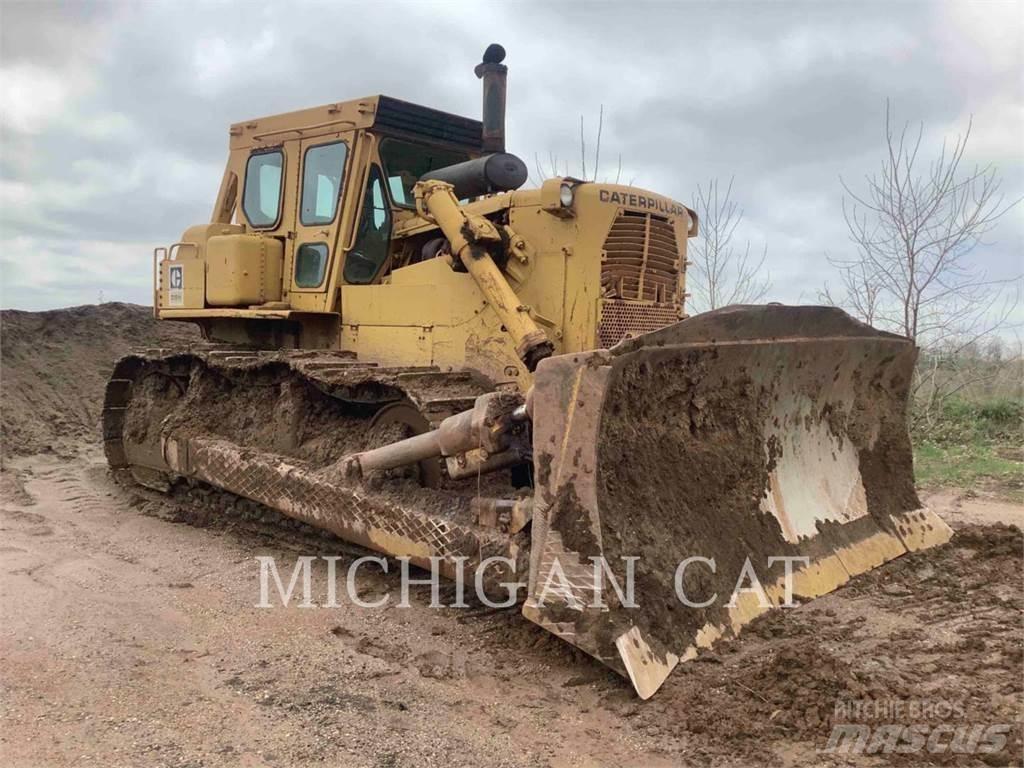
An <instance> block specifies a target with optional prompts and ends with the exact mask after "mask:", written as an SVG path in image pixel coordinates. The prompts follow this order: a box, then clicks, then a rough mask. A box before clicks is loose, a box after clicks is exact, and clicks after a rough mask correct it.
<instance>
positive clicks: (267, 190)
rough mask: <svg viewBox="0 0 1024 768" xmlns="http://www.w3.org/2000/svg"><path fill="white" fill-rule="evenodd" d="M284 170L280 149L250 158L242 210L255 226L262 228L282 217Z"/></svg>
mask: <svg viewBox="0 0 1024 768" xmlns="http://www.w3.org/2000/svg"><path fill="white" fill-rule="evenodd" d="M283 167H284V153H283V152H282V151H281V150H280V149H274V150H271V151H269V152H257V153H255V154H253V155H250V157H249V161H248V162H247V163H246V165H245V192H244V193H243V195H242V208H243V210H244V211H245V218H247V219H248V220H249V223H250V224H251V225H252V226H253V227H256V228H258V229H262V228H266V227H273V226H274V225H275V224H277V220H278V219H279V218H280V216H281V178H282V174H281V169H282V168H283Z"/></svg>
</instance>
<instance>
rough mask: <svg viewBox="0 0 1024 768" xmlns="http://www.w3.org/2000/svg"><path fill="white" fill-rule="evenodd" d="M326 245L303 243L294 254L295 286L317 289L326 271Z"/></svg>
mask: <svg viewBox="0 0 1024 768" xmlns="http://www.w3.org/2000/svg"><path fill="white" fill-rule="evenodd" d="M327 254H328V251H327V243H303V244H302V245H300V246H299V250H298V252H297V253H296V254H295V285H297V286H298V287H299V288H317V287H318V286H319V285H320V283H322V282H323V281H324V273H325V272H326V271H327Z"/></svg>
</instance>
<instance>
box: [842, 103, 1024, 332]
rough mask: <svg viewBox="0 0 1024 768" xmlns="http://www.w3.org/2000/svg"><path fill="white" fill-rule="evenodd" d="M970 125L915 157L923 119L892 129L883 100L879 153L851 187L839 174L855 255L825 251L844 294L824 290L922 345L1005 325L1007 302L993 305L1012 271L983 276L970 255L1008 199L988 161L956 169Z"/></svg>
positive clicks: (865, 316)
mask: <svg viewBox="0 0 1024 768" xmlns="http://www.w3.org/2000/svg"><path fill="white" fill-rule="evenodd" d="M970 134H971V124H970V123H968V126H967V130H966V132H965V133H964V134H963V135H962V136H958V137H957V139H956V140H955V141H954V142H953V143H952V144H951V145H950V144H948V143H947V142H943V144H942V148H941V150H940V151H939V153H938V155H937V156H936V157H935V158H934V159H933V160H931V161H930V162H929V161H926V160H923V159H922V157H921V143H922V138H923V136H924V126H923V124H922V125H920V126H918V128H917V130H916V131H912V130H911V129H910V126H909V124H906V125H904V126H903V128H902V130H899V131H898V132H897V130H896V129H895V126H894V119H893V115H892V110H891V109H890V106H889V103H888V102H886V110H885V138H886V156H885V159H884V160H883V163H882V168H881V171H880V172H879V173H878V174H875V175H872V176H868V177H866V178H865V189H864V191H862V192H858V191H854V190H853V189H852V188H851V186H850V185H849V184H847V183H846V181H845V180H842V179H840V181H841V183H842V185H843V189H844V190H845V193H846V194H845V195H844V197H843V216H844V217H845V220H846V225H847V227H848V229H849V231H850V239H851V240H852V241H853V243H854V244H855V246H856V249H857V253H856V255H855V256H854V257H852V258H848V259H844V258H833V257H831V256H830V257H829V262H830V263H831V264H832V265H833V266H834V267H836V268H837V269H838V270H839V276H840V282H841V286H842V293H841V294H840V295H833V294H832V293H831V292H830V291H829V289H828V288H827V287H826V290H825V293H824V294H823V298H824V299H825V300H826V301H830V302H831V303H834V304H839V305H842V306H845V307H848V308H849V309H851V310H852V311H853V312H855V313H856V314H857V315H858V316H859V317H860V318H861V319H863V320H865V321H867V322H871V323H873V324H877V325H880V326H882V327H885V328H889V329H892V330H895V331H897V332H899V333H901V334H903V335H904V336H907V337H908V338H911V339H913V340H914V341H916V342H917V343H918V344H919V345H920V346H923V347H931V348H938V347H941V346H943V345H945V344H946V342H950V341H954V340H958V342H959V343H962V344H969V343H971V342H973V341H977V340H978V339H981V338H983V337H985V336H987V335H989V334H991V333H992V332H994V331H995V330H997V329H998V328H999V327H1001V326H1002V325H1004V324H1005V322H1006V320H1007V318H1008V316H1009V314H1010V312H1011V311H1012V309H1013V306H1015V301H1014V300H1012V299H1011V300H1010V301H1009V302H1006V301H1004V302H1003V303H1002V306H1000V307H999V308H998V309H997V310H995V311H993V304H999V303H1000V300H1001V299H1003V298H1004V296H1003V294H1004V293H1005V292H1004V291H1003V290H1002V289H1003V288H1005V287H1006V286H1007V285H1008V284H1010V283H1012V282H1014V280H1005V279H1004V280H993V279H989V278H988V277H987V276H986V275H985V273H984V271H983V270H981V269H979V268H978V267H977V266H976V265H975V264H973V263H972V261H971V259H970V255H971V253H972V251H974V249H975V248H976V247H977V246H979V245H981V244H983V243H984V236H985V235H986V234H987V233H988V232H990V231H991V230H992V228H993V227H994V226H995V225H996V223H997V222H998V220H999V219H1000V218H1001V217H1002V216H1003V215H1004V214H1005V213H1006V212H1007V211H1008V210H1009V209H1010V208H1012V207H1013V206H1014V205H1015V204H1016V202H1018V201H1013V202H1011V203H1005V202H1004V198H1003V195H1002V194H1001V193H1000V182H1001V180H1000V178H999V176H998V174H997V172H996V168H995V167H994V166H992V165H986V166H984V167H978V166H975V167H974V168H968V169H965V168H963V165H964V163H963V159H964V153H965V151H966V149H967V143H968V140H969V138H970Z"/></svg>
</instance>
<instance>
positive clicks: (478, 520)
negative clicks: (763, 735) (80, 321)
mask: <svg viewBox="0 0 1024 768" xmlns="http://www.w3.org/2000/svg"><path fill="white" fill-rule="evenodd" d="M504 56H505V53H504V50H503V49H502V48H501V47H500V46H498V45H491V46H490V47H489V48H488V49H487V51H486V52H485V54H484V57H483V61H482V62H481V63H480V64H479V65H478V66H477V68H476V70H475V71H476V75H477V76H478V77H479V78H480V79H481V80H482V82H483V114H482V120H480V121H478V120H475V119H470V118H466V117H458V116H455V115H451V114H446V113H444V112H440V111H437V110H435V109H430V108H427V107H422V106H418V105H415V104H411V103H407V102H404V101H400V100H397V99H394V98H389V97H387V96H373V97H369V98H363V99H356V100H353V101H343V102H338V103H334V104H328V105H326V106H321V107H316V108H313V109H305V110H301V111H298V112H292V113H289V114H284V115H276V116H272V117H265V118H258V119H254V120H245V121H243V122H240V123H237V124H235V125H232V126H231V128H230V151H229V154H228V160H227V166H226V168H225V170H224V176H223V181H222V182H221V185H220V190H219V192H218V194H217V199H216V202H215V204H214V207H213V213H212V216H211V218H210V221H209V223H206V224H201V225H198V226H192V227H190V228H188V229H187V230H186V231H185V233H184V235H183V236H182V237H181V240H180V241H179V242H176V243H174V244H173V245H171V246H169V247H166V248H157V249H156V250H155V252H154V254H153V263H152V269H153V304H154V312H155V314H156V317H157V318H159V319H160V320H176V321H187V322H191V323H195V324H196V325H198V327H199V328H200V330H201V332H202V335H203V338H204V342H202V343H200V344H197V345H193V346H191V347H190V348H188V349H162V350H160V349H158V350H146V351H143V352H138V353H136V354H132V355H129V356H127V357H125V358H123V359H122V360H120V361H119V362H118V363H117V365H116V367H115V370H114V372H113V375H112V377H111V380H110V382H109V384H108V386H107V391H106V398H105V406H104V413H103V437H104V444H105V449H106V455H107V458H108V461H109V463H110V466H111V467H112V468H113V470H114V471H115V472H119V473H126V474H128V475H130V476H131V478H133V479H134V480H135V481H136V482H139V483H142V484H144V485H146V486H150V487H153V488H158V489H162V490H167V489H168V488H170V487H171V486H173V485H174V484H175V483H180V482H191V483H197V482H199V483H206V484H209V485H212V486H216V487H217V488H220V489H223V490H226V491H228V492H231V493H234V494H237V495H240V496H243V497H246V498H248V499H251V500H255V501H257V502H260V503H262V504H265V505H268V506H270V507H272V508H274V509H276V510H278V511H280V512H282V513H283V514H285V515H288V516H290V517H293V518H296V519H298V520H301V521H304V522H307V523H309V524H312V525H314V526H318V527H320V528H322V529H326V530H328V531H331V532H333V533H335V534H337V535H338V536H340V537H342V538H344V539H347V540H349V541H352V542H356V543H358V544H360V545H363V546H365V547H368V548H369V549H371V550H375V551H377V552H380V553H385V554H387V555H392V556H398V557H408V558H409V559H410V561H411V562H412V563H414V564H416V565H419V566H422V567H425V568H434V569H436V570H438V571H439V572H440V573H441V574H442V575H444V576H447V577H456V576H458V575H459V573H476V576H477V578H478V579H479V581H478V583H480V584H482V585H483V589H484V591H485V593H488V594H493V593H497V591H498V587H499V586H500V585H506V586H508V587H510V588H512V587H515V588H518V589H519V592H518V597H519V599H520V603H521V605H522V612H523V614H524V615H525V616H526V617H527V618H528V619H529V620H530V621H533V622H536V623H537V624H539V625H540V626H542V627H544V628H545V629H547V630H549V631H551V632H553V633H554V634H556V635H558V636H559V637H562V638H564V639H565V640H567V641H568V642H570V643H572V644H573V645H575V646H577V647H579V648H581V649H582V650H584V651H585V652H587V653H588V654H591V655H592V656H594V657H595V658H597V659H599V660H600V661H601V662H603V663H604V664H606V665H608V666H609V667H611V668H613V669H615V670H616V671H618V672H619V673H621V674H623V675H625V676H628V678H629V679H630V680H631V681H632V683H633V685H634V686H635V688H636V690H637V692H638V693H639V695H640V696H642V697H644V698H646V697H648V696H650V695H652V694H653V693H654V692H655V691H656V690H657V688H658V687H659V686H660V685H661V683H662V682H663V681H664V680H665V678H666V676H667V675H668V674H669V673H670V672H671V670H672V669H673V667H674V666H675V665H676V664H678V663H679V662H681V661H686V660H689V659H692V658H694V657H695V656H697V655H698V654H700V653H701V652H702V651H703V650H704V649H707V648H710V647H711V646H712V645H713V644H714V643H715V641H716V640H718V639H719V638H721V637H723V636H732V635H734V634H735V633H737V632H738V631H739V630H740V629H741V627H742V626H743V625H745V624H747V623H748V622H750V621H751V620H752V619H753V618H755V617H756V616H757V615H758V614H760V613H762V612H763V611H765V610H767V609H768V608H769V607H773V606H778V605H782V604H787V605H789V604H793V602H795V601H796V602H798V601H800V600H806V599H810V598H813V597H816V596H818V595H821V594H824V593H826V592H829V591H831V590H834V589H836V588H837V587H839V586H840V585H842V584H844V583H845V582H847V581H848V580H849V579H850V578H851V577H852V576H854V575H856V574H859V573H862V572H864V571H866V570H869V569H871V568H873V567H876V566H878V565H879V564H881V563H883V562H886V561H888V560H890V559H892V558H895V557H898V556H899V555H901V554H903V553H905V552H908V551H912V550H917V549H921V548H924V547H929V546H933V545H936V544H939V543H942V542H945V541H946V540H947V539H948V538H949V537H950V529H949V528H948V527H947V526H946V525H945V524H944V523H943V522H942V521H941V520H940V519H939V518H938V517H937V516H936V515H934V514H933V513H932V512H930V511H929V510H928V509H926V508H923V507H922V505H921V503H920V502H919V500H918V498H917V495H916V493H915V490H914V482H913V470H912V459H911V446H910V440H909V436H908V431H907V423H906V408H907V400H908V391H909V386H910V381H911V376H912V371H913V365H914V361H915V354H916V352H915V349H914V347H913V345H912V344H911V342H910V341H908V340H907V339H905V338H902V337H899V336H895V335H892V334H889V333H884V332H881V331H877V330H875V329H873V328H871V327H869V326H867V325H864V324H862V323H860V322H857V321H856V320H854V319H853V318H851V317H849V316H848V315H846V314H845V313H843V312H842V311H840V310H838V309H834V308H828V307H804V306H792V307H791V306H781V305H767V306H734V307H727V308H724V309H720V310H716V311H713V312H709V313H705V314H699V315H695V316H693V317H688V316H687V314H686V311H685V309H686V303H685V299H686V296H687V294H686V266H687V261H686V250H687V240H688V239H689V238H691V237H696V236H698V221H697V216H696V214H695V213H694V211H692V210H690V209H689V208H687V207H686V206H685V205H683V204H681V203H678V202H675V201H673V200H671V199H669V198H667V197H664V196H662V195H659V194H655V193H653V192H648V191H645V190H642V189H637V188H633V187H627V186H620V185H616V184H605V183H596V182H590V181H584V180H580V179H575V178H568V177H567V178H552V179H547V180H545V181H543V183H542V184H541V185H540V188H539V189H522V187H523V185H524V183H525V182H526V180H527V175H528V174H527V170H526V167H525V165H524V164H523V162H522V161H521V160H520V159H518V158H517V157H515V156H514V155H512V154H508V153H506V152H505V146H504V145H505V139H504V120H505V101H506V78H507V68H506V66H505V65H504V64H503V63H502V62H503V59H504ZM751 568H752V569H753V572H754V575H756V578H757V580H758V582H759V584H760V585H761V590H760V592H761V594H757V590H755V589H753V588H752V587H751V586H750V585H751V584H752V581H751V579H752V578H753V575H752V573H751V572H750V571H751ZM474 569H475V570H474ZM745 577H746V579H747V580H746V581H744V578H745ZM741 583H745V584H747V585H748V587H750V588H747V589H740V590H737V589H735V586H736V585H738V584H741ZM607 584H611V585H612V586H613V587H615V588H614V589H605V588H604V587H605V586H606V585H607ZM623 585H624V586H623ZM620 587H622V588H621V589H620ZM730 595H731V597H730Z"/></svg>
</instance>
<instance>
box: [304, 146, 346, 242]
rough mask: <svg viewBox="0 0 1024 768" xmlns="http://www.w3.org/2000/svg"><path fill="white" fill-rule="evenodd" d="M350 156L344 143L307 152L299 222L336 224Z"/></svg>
mask: <svg viewBox="0 0 1024 768" xmlns="http://www.w3.org/2000/svg"><path fill="white" fill-rule="evenodd" d="M347 154H348V147H347V146H346V145H345V143H344V142H341V141H339V142H335V143H333V144H321V145H319V146H316V147H310V148H309V149H307V150H306V159H305V161H304V162H303V166H302V205H301V207H300V209H299V221H301V222H302V223H303V224H305V225H307V226H309V225H314V224H330V223H331V222H332V221H334V214H335V213H336V212H337V210H338V200H339V199H340V197H341V180H342V174H343V173H344V172H345V156H346V155H347Z"/></svg>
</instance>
